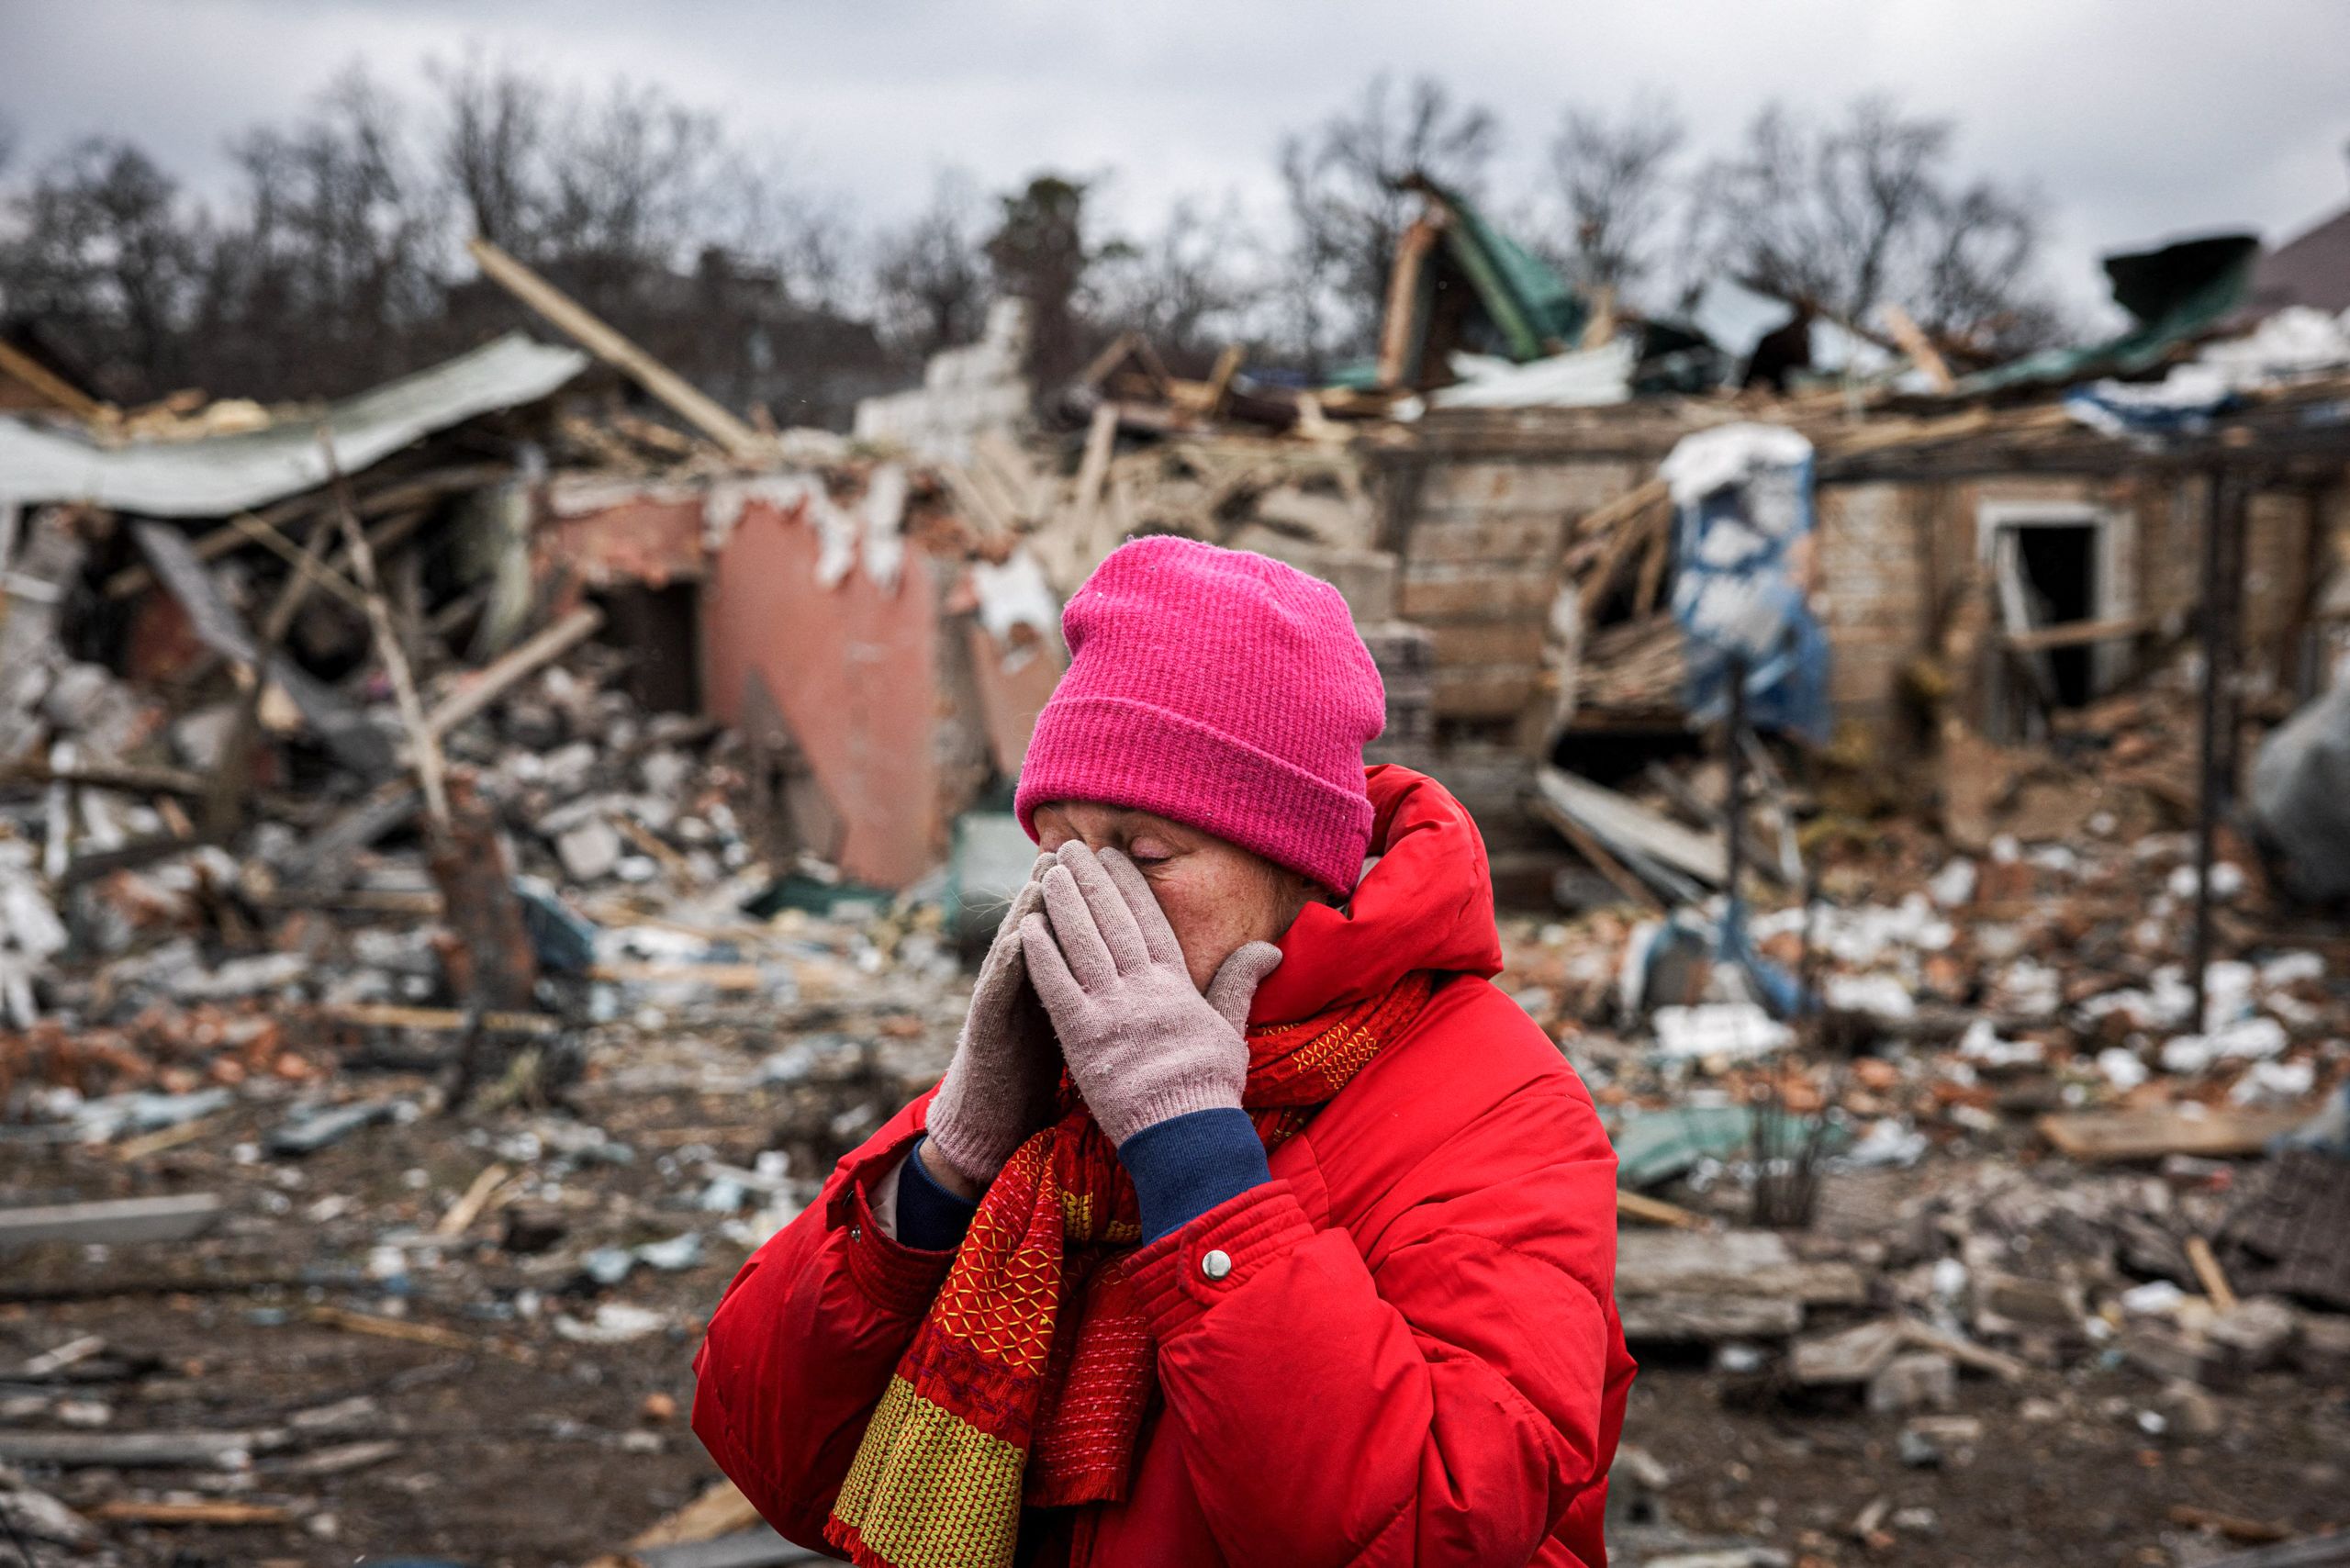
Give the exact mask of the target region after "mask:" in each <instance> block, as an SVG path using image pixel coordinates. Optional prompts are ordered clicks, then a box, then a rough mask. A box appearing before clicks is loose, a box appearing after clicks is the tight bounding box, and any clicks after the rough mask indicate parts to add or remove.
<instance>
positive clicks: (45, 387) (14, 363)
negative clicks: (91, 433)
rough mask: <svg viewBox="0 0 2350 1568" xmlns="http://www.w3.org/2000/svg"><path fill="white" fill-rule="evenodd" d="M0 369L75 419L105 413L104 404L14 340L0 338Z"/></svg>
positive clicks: (97, 417) (99, 416) (95, 417)
mask: <svg viewBox="0 0 2350 1568" xmlns="http://www.w3.org/2000/svg"><path fill="white" fill-rule="evenodd" d="M0 372H6V374H7V375H12V376H14V377H15V378H16V379H17V380H18V381H21V382H23V383H24V384H25V385H26V386H28V387H30V388H31V389H32V390H34V391H35V392H38V393H39V394H40V395H41V396H42V397H44V398H48V399H49V400H50V402H52V403H54V404H56V405H57V406H58V407H59V408H61V409H64V410H65V411H66V412H67V413H69V414H72V415H73V416H75V417H76V418H78V419H84V420H95V419H99V418H102V417H104V415H105V414H106V405H105V404H104V403H101V402H99V401H98V400H97V399H96V398H93V397H91V396H90V395H89V394H88V393H86V392H84V391H83V390H82V389H81V388H80V387H79V386H74V385H73V383H72V382H70V381H68V380H66V379H65V378H64V377H63V376H62V375H57V374H56V373H55V372H53V371H51V370H50V368H49V366H47V365H45V364H41V362H40V361H39V360H37V359H35V358H33V357H32V355H30V354H28V353H25V352H24V351H23V350H22V349H19V348H17V346H16V345H15V344H14V343H9V342H0Z"/></svg>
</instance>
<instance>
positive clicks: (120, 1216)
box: [0, 1193, 224, 1252]
mask: <svg viewBox="0 0 2350 1568" xmlns="http://www.w3.org/2000/svg"><path fill="white" fill-rule="evenodd" d="M223 1207H224V1205H223V1204H222V1203H221V1200H220V1194H219V1193H178V1194H176V1195H174V1196H172V1197H163V1198H106V1199H102V1200H100V1201H98V1202H96V1203H88V1204H44V1205H42V1206H40V1207H38V1208H16V1209H0V1252H6V1251H9V1250H12V1249H16V1248H19V1247H31V1246H35V1245H37V1244H39V1243H40V1242H44V1241H72V1242H79V1243H89V1244H94V1245H96V1244H103V1245H106V1246H109V1247H129V1246H136V1245H140V1244H141V1243H145V1242H151V1241H186V1240H190V1239H192V1238H196V1237H198V1236H201V1235H203V1234H204V1233H205V1232H206V1231H207V1230H209V1229H211V1228H212V1226H213V1225H214V1223H215V1222H216V1221H218V1219H219V1217H220V1215H221V1212H222V1209H223Z"/></svg>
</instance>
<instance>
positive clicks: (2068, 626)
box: [1999, 615, 2154, 654]
mask: <svg viewBox="0 0 2350 1568" xmlns="http://www.w3.org/2000/svg"><path fill="white" fill-rule="evenodd" d="M2153 627H2154V621H2153V619H2152V618H2151V617H2149V616H2144V615H2117V616H2114V617H2112V618H2111V619H2110V620H2106V621H2065V622H2059V623H2058V624H2056V625H2053V626H2035V627H2032V628H2031V630H2029V631H2024V632H2003V633H2000V635H1999V640H2000V642H2001V643H2002V644H2005V645H2006V646H2007V647H2009V649H2011V650H2013V651H2014V652H2016V653H2019V654H2034V653H2044V652H2046V651H2047V650H2048V649H2050V648H2077V647H2081V646H2083V645H2084V644H2090V643H2116V642H2121V641H2122V640H2124V639H2126V638H2130V637H2136V636H2140V635H2143V633H2146V632H2148V631H2150V630H2152V629H2153Z"/></svg>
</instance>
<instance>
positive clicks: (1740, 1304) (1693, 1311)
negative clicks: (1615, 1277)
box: [1616, 1292, 1803, 1344]
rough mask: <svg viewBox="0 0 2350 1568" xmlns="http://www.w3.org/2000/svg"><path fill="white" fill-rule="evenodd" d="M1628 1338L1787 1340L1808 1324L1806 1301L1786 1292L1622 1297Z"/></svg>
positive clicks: (1658, 1340)
mask: <svg viewBox="0 0 2350 1568" xmlns="http://www.w3.org/2000/svg"><path fill="white" fill-rule="evenodd" d="M1616 1313H1617V1318H1618V1320H1619V1321H1621V1323H1622V1324H1623V1327H1624V1338H1627V1339H1629V1340H1632V1341H1634V1342H1636V1343H1639V1342H1648V1343H1651V1344H1714V1343H1718V1341H1721V1340H1724V1339H1785V1338H1787V1337H1788V1336H1790V1335H1792V1334H1794V1333H1796V1331H1798V1330H1799V1329H1801V1328H1802V1327H1803V1303H1801V1302H1799V1301H1793V1300H1790V1299H1788V1298H1787V1297H1785V1296H1770V1295H1697V1294H1683V1293H1680V1292H1674V1293H1672V1294H1664V1295H1643V1296H1630V1297H1625V1296H1618V1297H1617V1298H1616Z"/></svg>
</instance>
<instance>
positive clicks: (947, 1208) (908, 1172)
mask: <svg viewBox="0 0 2350 1568" xmlns="http://www.w3.org/2000/svg"><path fill="white" fill-rule="evenodd" d="M923 1141H924V1140H923V1139H920V1138H917V1139H916V1140H914V1147H913V1152H912V1153H911V1154H909V1155H907V1156H906V1163H905V1165H904V1166H903V1167H902V1168H901V1170H899V1172H898V1239H899V1240H900V1241H901V1242H902V1243H904V1244H905V1245H906V1246H908V1247H912V1248H913V1249H916V1250H918V1251H922V1252H944V1251H946V1250H947V1249H950V1248H954V1247H959V1246H961V1245H962V1244H963V1233H964V1232H965V1231H967V1230H969V1229H970V1228H971V1216H972V1215H975V1214H978V1213H979V1204H975V1203H972V1202H970V1201H969V1200H968V1199H965V1198H958V1197H957V1196H956V1195H955V1194H954V1193H950V1192H948V1191H947V1190H946V1188H944V1187H942V1186H940V1185H939V1184H938V1179H937V1178H936V1177H934V1176H933V1175H932V1174H931V1173H930V1170H929V1168H928V1167H927V1166H925V1165H923V1162H922V1146H923Z"/></svg>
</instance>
